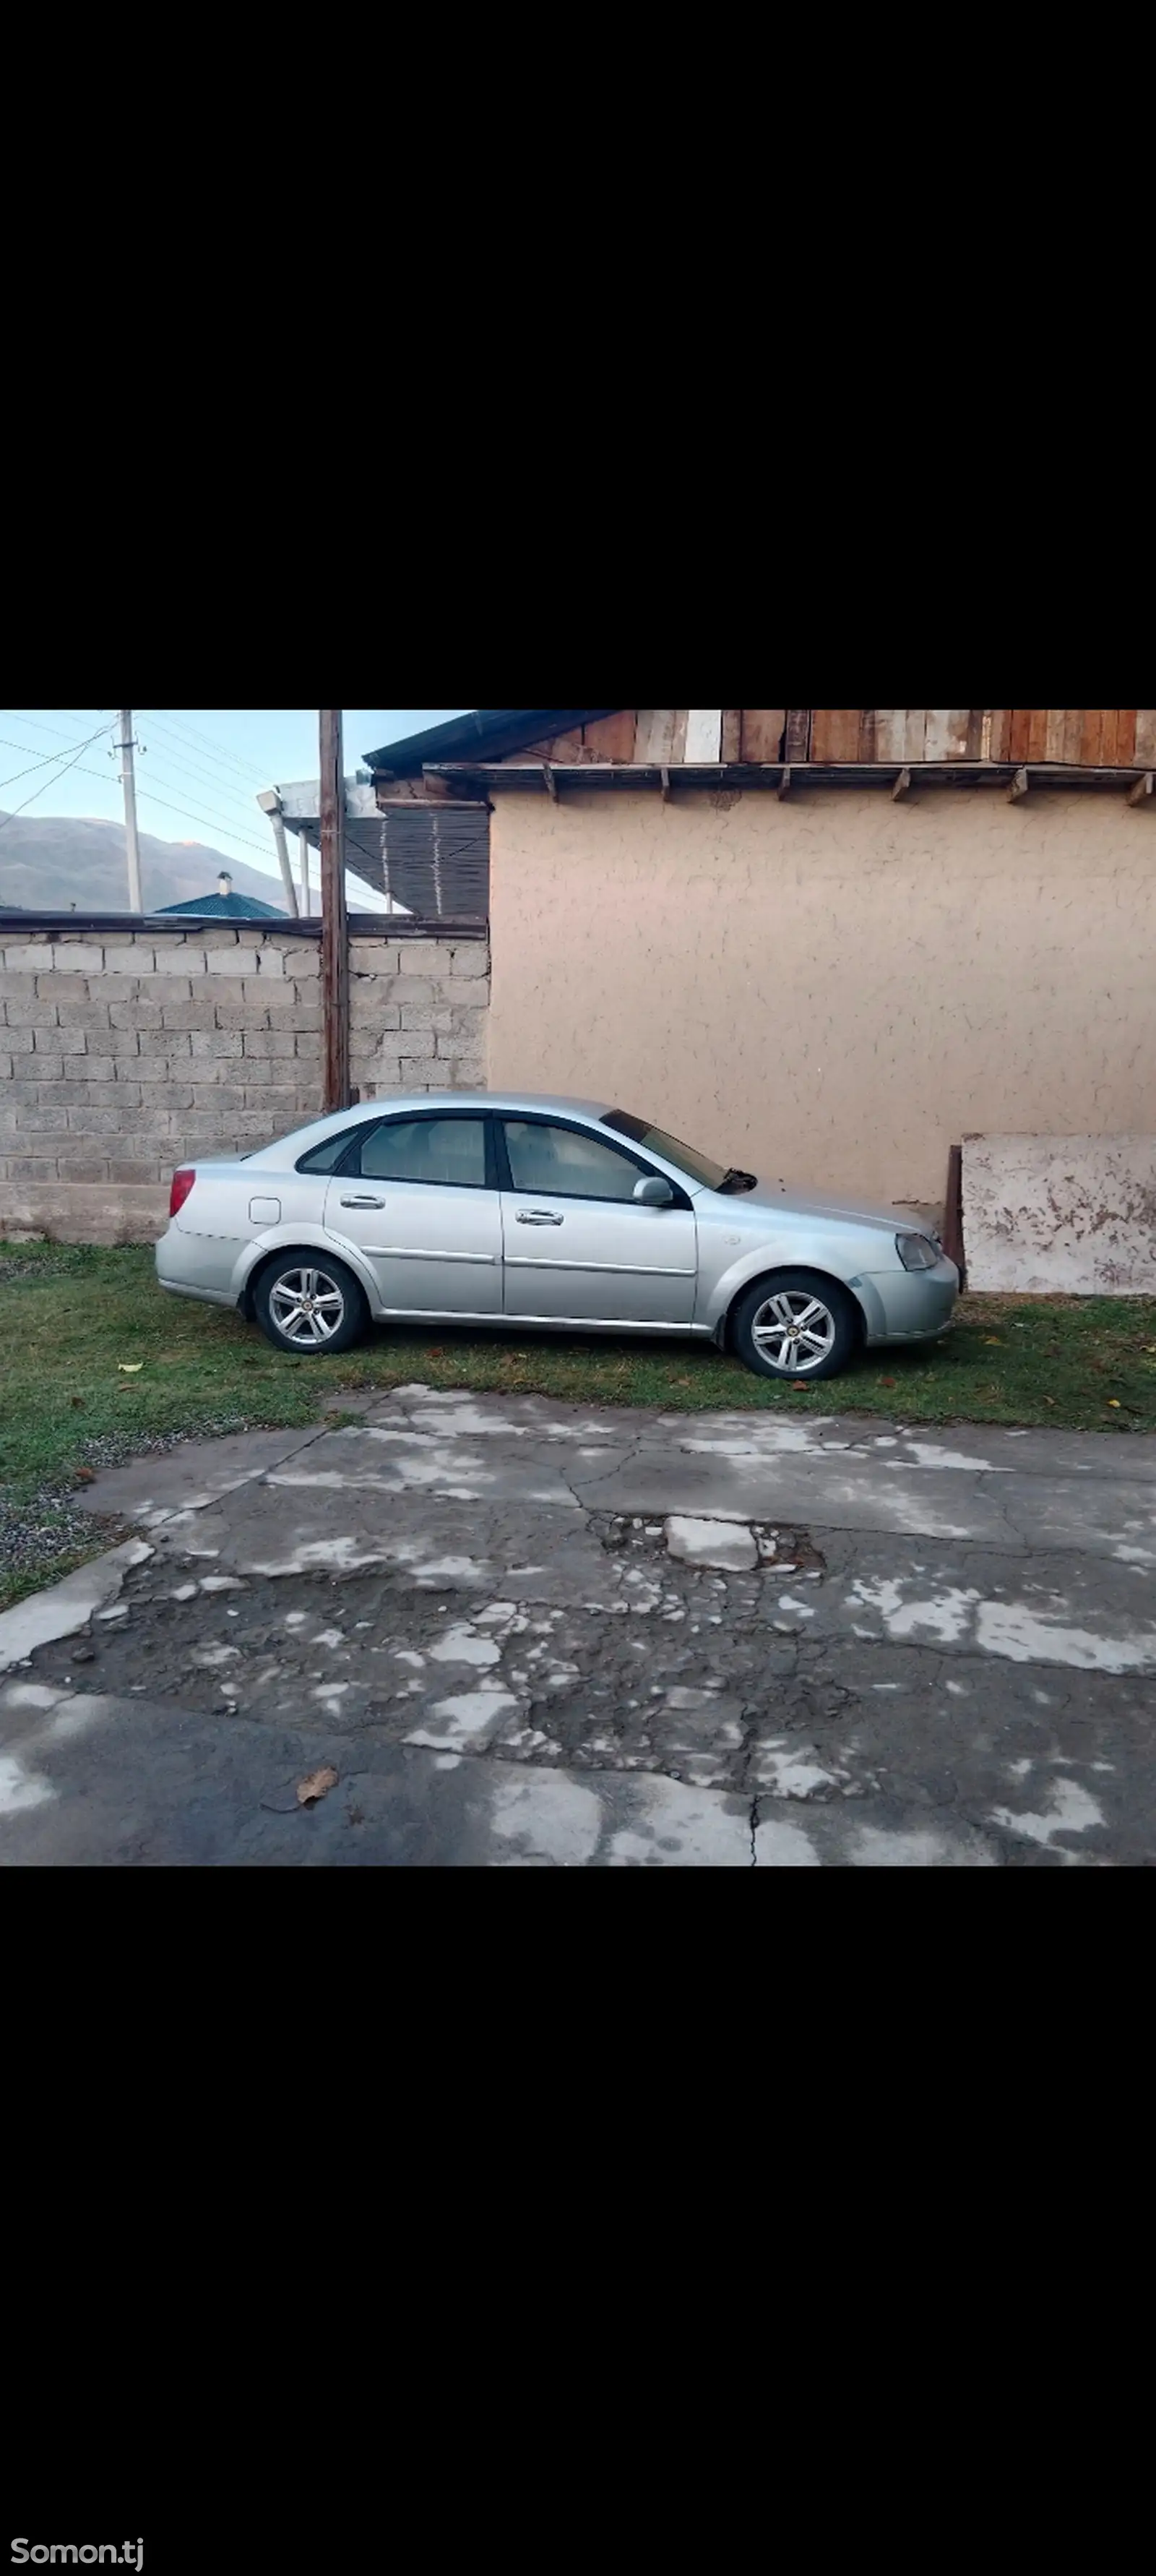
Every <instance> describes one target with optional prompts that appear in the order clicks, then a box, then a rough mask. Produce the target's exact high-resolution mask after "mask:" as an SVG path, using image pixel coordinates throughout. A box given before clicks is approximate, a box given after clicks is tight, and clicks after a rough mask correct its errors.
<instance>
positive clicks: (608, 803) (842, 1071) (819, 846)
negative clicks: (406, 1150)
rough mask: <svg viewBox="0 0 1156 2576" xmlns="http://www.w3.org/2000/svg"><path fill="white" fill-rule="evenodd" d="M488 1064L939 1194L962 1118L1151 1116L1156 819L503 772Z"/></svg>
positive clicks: (1052, 803)
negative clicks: (510, 779) (558, 788)
mask: <svg viewBox="0 0 1156 2576" xmlns="http://www.w3.org/2000/svg"><path fill="white" fill-rule="evenodd" d="M494 806H495V811H494V814H493V819H492V825H491V933H492V948H493V961H494V964H493V992H492V1004H491V1011H490V1081H491V1083H492V1084H493V1085H494V1086H495V1087H502V1086H504V1085H507V1084H519V1085H524V1086H525V1087H526V1088H528V1089H541V1090H557V1091H569V1092H575V1093H578V1094H586V1095H590V1094H595V1095H597V1096H599V1097H603V1098H605V1099H606V1100H607V1102H609V1101H610V1100H611V1098H613V1099H614V1100H615V1101H616V1102H617V1103H618V1104H619V1105H620V1106H622V1107H625V1108H630V1109H633V1110H636V1111H641V1112H645V1113H647V1114H648V1115H650V1116H651V1117H653V1118H655V1119H656V1120H659V1121H660V1122H662V1123H663V1124H665V1125H667V1126H668V1127H670V1128H671V1129H672V1130H673V1131H674V1132H675V1133H676V1134H681V1135H683V1136H684V1137H687V1138H688V1139H690V1140H691V1141H692V1142H694V1143H696V1144H698V1145H701V1146H703V1147H705V1148H706V1149H707V1150H708V1151H710V1152H713V1153H715V1154H717V1155H718V1156H719V1157H720V1159H722V1160H725V1161H728V1162H738V1163H743V1164H746V1165H748V1166H749V1167H750V1168H751V1169H752V1170H755V1171H758V1172H760V1173H763V1174H766V1175H768V1176H769V1175H775V1176H778V1175H780V1174H781V1175H782V1176H783V1177H786V1178H806V1179H809V1180H810V1181H811V1182H812V1183H813V1184H814V1185H816V1186H830V1187H833V1188H836V1189H847V1190H854V1191H856V1192H858V1193H859V1194H860V1195H867V1196H871V1197H877V1198H882V1199H883V1200H885V1201H894V1202H895V1203H897V1204H899V1205H903V1206H915V1207H919V1206H927V1207H932V1206H936V1205H940V1204H942V1198H943V1190H944V1182H945V1176H946V1166H947V1152H948V1147H949V1146H950V1145H952V1144H957V1143H958V1142H959V1141H960V1139H961V1137H962V1136H963V1135H965V1134H974V1133H975V1132H977V1131H979V1132H985V1131H986V1132H992V1131H995V1132H998V1133H1004V1134H1006V1133H1007V1132H1009V1131H1011V1130H1014V1131H1015V1132H1016V1133H1019V1134H1023V1133H1027V1132H1032V1131H1039V1132H1040V1133H1043V1134H1047V1135H1050V1136H1062V1135H1069V1134H1074V1135H1083V1136H1088V1135H1096V1134H1103V1133H1112V1132H1116V1133H1121V1132H1128V1133H1135V1132H1136V1131H1138V1130H1139V1131H1151V1129H1152V1128H1153V1127H1154V1126H1156V1009H1154V1008H1153V992H1154V990H1156V978H1154V973H1153V966H1154V955H1153V951H1154V945H1156V941H1154V933H1156V815H1153V814H1152V813H1151V811H1149V810H1147V809H1145V808H1143V807H1141V808H1129V807H1128V806H1127V804H1126V803H1125V800H1124V798H1123V797H1122V796H1115V795H1113V796H1109V795H1105V794H1101V793H1095V792H1087V791H1085V792H1080V791H1078V790H1074V791H1071V792H1067V793H1065V792H1061V791H1049V792H1048V793H1047V794H1041V795H1039V796H1028V797H1026V798H1024V799H1021V800H1020V801H1019V802H1018V803H1016V804H1015V805H1011V804H1009V803H1008V801H1007V798H1006V796H1005V795H1004V794H1003V793H1001V792H1000V791H998V790H994V789H982V790H981V789H973V790H970V791H967V790H965V791H961V792H959V793H956V792H954V791H952V790H938V791H931V790H928V791H925V792H924V793H923V794H922V795H919V794H916V795H913V796H912V797H911V798H910V799H908V800H905V801H901V802H900V803H898V804H895V803H893V802H892V799H891V798H890V796H888V795H886V794H882V793H880V792H879V791H878V790H873V791H872V790H867V791H863V792H861V793H860V792H857V791H855V790H853V789H840V790H832V791H823V790H814V789H804V790H803V791H801V792H800V793H799V794H798V795H797V796H793V797H791V798H789V799H787V800H785V801H783V802H780V801H779V799H778V798H777V797H775V796H773V795H769V794H765V793H762V794H760V793H755V792H749V793H747V794H745V795H739V796H708V795H705V794H704V795H699V794H694V793H692V792H687V791H683V792H682V793H681V794H680V793H678V791H677V790H676V793H675V796H674V798H673V799H672V800H671V802H670V803H666V804H664V803H663V801H662V799H661V798H660V797H659V796H658V795H657V794H654V793H650V794H646V793H638V794H631V793H629V792H628V791H619V792H616V793H614V794H613V795H611V794H609V793H601V794H600V793H591V794H588V795H587V794H583V793H582V792H581V791H577V790H568V791H567V793H566V794H565V796H564V797H563V799H562V801H561V802H560V803H559V804H557V805H554V804H551V803H550V802H549V801H548V800H547V799H546V798H544V797H539V796H531V795H527V794H522V795H519V794H517V793H506V792H504V791H503V792H501V793H499V794H497V795H496V796H495V798H494Z"/></svg>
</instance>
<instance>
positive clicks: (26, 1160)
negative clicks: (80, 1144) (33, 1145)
mask: <svg viewBox="0 0 1156 2576" xmlns="http://www.w3.org/2000/svg"><path fill="white" fill-rule="evenodd" d="M8 1170H9V1173H10V1175H11V1177H12V1179H13V1180H14V1181H54V1180H55V1178H56V1156H55V1154H10V1155H9V1157H8Z"/></svg>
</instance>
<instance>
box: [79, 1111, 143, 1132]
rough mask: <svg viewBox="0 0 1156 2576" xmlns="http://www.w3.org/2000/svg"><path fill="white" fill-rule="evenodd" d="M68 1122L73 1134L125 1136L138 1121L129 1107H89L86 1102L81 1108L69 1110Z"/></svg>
mask: <svg viewBox="0 0 1156 2576" xmlns="http://www.w3.org/2000/svg"><path fill="white" fill-rule="evenodd" d="M68 1124H69V1128H70V1130H71V1132H72V1134H73V1135H74V1136H77V1135H80V1136H125V1135H131V1134H132V1132H133V1130H134V1128H136V1127H137V1126H138V1124H139V1121H138V1119H137V1115H136V1112H135V1110H133V1109H131V1108H128V1107H124V1108H118V1109H90V1108H89V1107H88V1105H87V1103H86V1104H85V1107H84V1108H83V1109H70V1110H69V1112H68Z"/></svg>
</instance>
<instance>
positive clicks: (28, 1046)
mask: <svg viewBox="0 0 1156 2576" xmlns="http://www.w3.org/2000/svg"><path fill="white" fill-rule="evenodd" d="M35 1036H36V1031H35V1029H21V1028H11V1029H5V1031H4V1044H5V1046H6V1047H7V1049H8V1052H9V1054H10V1055H31V1053H32V1046H33V1040H34V1038H35Z"/></svg>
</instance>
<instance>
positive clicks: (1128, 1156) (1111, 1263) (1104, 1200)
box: [963, 1136, 1156, 1297]
mask: <svg viewBox="0 0 1156 2576" xmlns="http://www.w3.org/2000/svg"><path fill="white" fill-rule="evenodd" d="M963 1239H964V1249H965V1255H966V1260H967V1284H968V1287H969V1288H973V1289H976V1290H978V1291H980V1292H990V1293H992V1294H996V1295H1015V1294H1016V1293H1019V1294H1022V1295H1049V1294H1050V1295H1055V1296H1072V1297H1092V1296H1099V1297H1136V1296H1149V1297H1151V1296H1153V1295H1156V1136H965V1137H964V1139H963Z"/></svg>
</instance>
